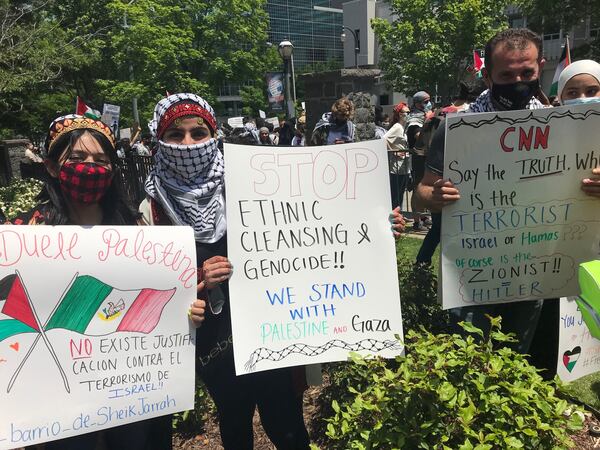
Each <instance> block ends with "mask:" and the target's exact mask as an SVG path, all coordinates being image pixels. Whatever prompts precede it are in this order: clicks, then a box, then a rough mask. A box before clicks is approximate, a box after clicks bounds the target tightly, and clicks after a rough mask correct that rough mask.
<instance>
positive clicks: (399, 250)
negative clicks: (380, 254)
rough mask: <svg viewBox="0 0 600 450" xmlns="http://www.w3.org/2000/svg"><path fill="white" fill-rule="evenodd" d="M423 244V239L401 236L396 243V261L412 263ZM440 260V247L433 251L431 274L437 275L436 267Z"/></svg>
mask: <svg viewBox="0 0 600 450" xmlns="http://www.w3.org/2000/svg"><path fill="white" fill-rule="evenodd" d="M422 243H423V239H419V238H416V237H412V236H411V235H403V236H402V237H401V238H400V239H398V241H397V242H396V256H397V258H398V259H401V258H406V259H408V260H410V261H414V260H415V259H416V257H417V253H419V249H420V248H421V244H422ZM439 260H440V246H439V245H438V247H437V248H436V249H435V253H434V254H433V258H432V259H431V261H432V263H433V273H438V272H437V270H438V266H439Z"/></svg>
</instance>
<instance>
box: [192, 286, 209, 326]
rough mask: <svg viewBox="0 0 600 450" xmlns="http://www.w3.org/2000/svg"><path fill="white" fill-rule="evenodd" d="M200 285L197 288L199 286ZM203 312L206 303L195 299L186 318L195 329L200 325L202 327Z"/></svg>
mask: <svg viewBox="0 0 600 450" xmlns="http://www.w3.org/2000/svg"><path fill="white" fill-rule="evenodd" d="M203 283H204V282H202V283H200V284H203ZM200 284H199V285H198V286H200ZM198 289H200V288H198ZM202 289H204V287H202ZM205 311H206V302H205V301H204V300H200V299H197V300H196V301H195V302H194V303H192V306H191V307H190V310H189V311H188V316H189V318H190V320H191V321H192V322H193V323H194V325H195V326H196V327H199V326H200V325H202V322H204V313H205Z"/></svg>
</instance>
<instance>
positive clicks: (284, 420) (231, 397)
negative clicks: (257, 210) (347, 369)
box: [140, 94, 309, 450]
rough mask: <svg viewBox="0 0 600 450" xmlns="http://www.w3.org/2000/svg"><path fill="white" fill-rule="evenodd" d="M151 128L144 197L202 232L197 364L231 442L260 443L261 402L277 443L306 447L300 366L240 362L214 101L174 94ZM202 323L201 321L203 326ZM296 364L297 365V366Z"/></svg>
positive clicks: (152, 216)
mask: <svg viewBox="0 0 600 450" xmlns="http://www.w3.org/2000/svg"><path fill="white" fill-rule="evenodd" d="M150 131H151V133H152V136H153V137H154V139H155V140H156V142H157V152H156V154H155V158H156V165H155V167H154V169H153V170H152V172H151V173H150V175H149V177H148V179H147V181H146V192H147V194H148V197H147V198H146V200H144V202H143V203H142V204H141V205H140V211H141V212H142V213H143V216H144V220H145V221H146V223H148V224H152V225H171V224H174V225H188V226H191V227H192V228H193V230H194V235H195V238H196V254H197V264H198V268H199V273H200V284H199V293H200V295H202V296H203V298H204V299H206V300H207V302H208V309H207V310H206V311H205V308H206V304H205V302H203V301H201V300H199V301H197V302H196V303H194V305H193V307H192V309H191V318H192V320H193V322H194V323H195V324H196V325H197V326H198V328H197V331H196V356H197V360H196V369H197V373H198V375H199V376H200V378H201V379H202V380H203V381H204V383H205V385H206V386H207V388H208V391H209V393H210V395H211V397H212V398H213V400H214V402H215V405H216V407H217V413H218V416H219V427H220V430H221V438H222V441H223V446H224V447H225V449H226V450H249V449H252V448H253V426H252V418H253V415H254V411H255V409H256V408H257V407H258V412H259V414H260V417H261V422H262V425H263V427H264V429H265V431H266V433H267V435H268V436H269V438H270V439H271V441H272V442H273V443H274V444H275V446H276V448H277V449H278V450H305V449H306V450H307V449H308V448H309V438H308V432H307V431H306V427H305V425H304V418H303V412H302V391H303V388H304V387H302V388H300V389H298V388H297V386H296V385H294V383H293V379H292V374H293V373H294V371H295V369H291V368H285V369H278V370H270V371H265V372H257V373H251V374H248V375H244V376H240V377H237V376H236V375H235V368H234V363H233V348H232V342H233V341H232V334H231V318H230V309H229V289H228V283H227V280H228V279H229V277H230V276H231V273H232V267H231V263H230V262H229V260H228V259H227V236H226V232H227V224H226V217H225V191H224V179H223V177H224V172H225V167H224V160H223V156H222V154H221V153H220V152H219V150H218V149H217V143H216V140H215V138H214V136H215V132H216V120H215V115H214V111H213V109H212V108H211V106H210V105H209V104H208V103H207V102H206V101H204V100H203V99H202V98H201V97H198V96H197V95H194V94H174V95H170V96H169V97H167V98H165V99H163V100H161V101H160V102H158V104H157V105H156V108H155V109H154V118H153V120H152V122H151V123H150ZM200 325H201V326H200ZM296 370H297V369H296Z"/></svg>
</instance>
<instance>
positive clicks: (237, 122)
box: [227, 117, 244, 128]
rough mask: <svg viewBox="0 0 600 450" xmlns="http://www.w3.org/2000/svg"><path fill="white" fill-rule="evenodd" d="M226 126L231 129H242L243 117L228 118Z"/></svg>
mask: <svg viewBox="0 0 600 450" xmlns="http://www.w3.org/2000/svg"><path fill="white" fill-rule="evenodd" d="M227 124H228V125H229V126H230V127H231V128H244V118H243V117H230V118H229V119H227Z"/></svg>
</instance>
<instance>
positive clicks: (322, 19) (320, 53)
mask: <svg viewBox="0 0 600 450" xmlns="http://www.w3.org/2000/svg"><path fill="white" fill-rule="evenodd" d="M342 4H343V0H267V5H266V9H267V12H268V14H269V23H270V28H269V42H270V43H271V44H272V45H278V44H279V43H280V42H281V41H284V40H289V41H291V42H292V44H293V45H294V55H293V57H294V68H295V71H296V72H299V71H302V70H306V69H310V68H312V67H315V68H319V67H320V66H321V67H323V66H332V65H339V66H340V67H341V66H342V64H343V59H344V53H343V52H344V44H343V43H342V41H341V39H340V36H341V34H342V25H343V9H342ZM282 65H283V62H282ZM282 70H283V69H282ZM239 89H240V86H238V85H232V84H225V85H223V86H222V87H221V88H220V89H219V96H218V97H217V99H218V100H219V102H221V104H223V106H224V107H225V115H226V116H230V117H231V116H240V115H241V114H242V98H241V97H240V94H239Z"/></svg>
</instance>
